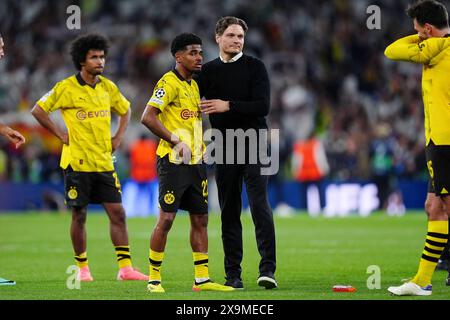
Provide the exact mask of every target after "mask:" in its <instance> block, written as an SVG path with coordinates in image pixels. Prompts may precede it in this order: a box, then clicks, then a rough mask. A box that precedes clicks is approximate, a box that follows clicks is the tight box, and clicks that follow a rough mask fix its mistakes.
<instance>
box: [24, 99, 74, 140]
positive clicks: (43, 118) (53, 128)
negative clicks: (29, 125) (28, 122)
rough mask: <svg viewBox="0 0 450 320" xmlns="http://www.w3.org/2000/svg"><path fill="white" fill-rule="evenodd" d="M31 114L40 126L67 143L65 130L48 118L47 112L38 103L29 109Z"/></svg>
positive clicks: (67, 136)
mask: <svg viewBox="0 0 450 320" xmlns="http://www.w3.org/2000/svg"><path fill="white" fill-rule="evenodd" d="M31 114H32V115H33V117H35V118H36V120H37V121H38V122H39V123H40V124H41V126H43V127H44V128H45V129H47V130H48V131H50V132H51V133H52V134H53V135H54V136H55V137H57V138H58V139H59V140H61V142H62V143H64V144H69V135H68V134H67V132H65V131H63V130H62V129H61V128H60V127H58V126H57V125H56V123H54V122H53V121H52V119H50V116H49V115H48V114H47V112H45V111H44V110H43V109H42V108H41V107H40V106H39V105H37V104H36V105H35V106H34V107H33V109H31Z"/></svg>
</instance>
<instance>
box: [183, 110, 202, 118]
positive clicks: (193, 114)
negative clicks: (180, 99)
mask: <svg viewBox="0 0 450 320" xmlns="http://www.w3.org/2000/svg"><path fill="white" fill-rule="evenodd" d="M180 116H181V119H183V120H188V119H190V118H201V117H202V114H201V113H200V112H198V111H191V110H189V109H183V110H181V113H180Z"/></svg>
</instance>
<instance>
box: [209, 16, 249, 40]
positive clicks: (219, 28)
mask: <svg viewBox="0 0 450 320" xmlns="http://www.w3.org/2000/svg"><path fill="white" fill-rule="evenodd" d="M232 24H237V25H240V26H241V27H242V29H244V33H247V30H248V26H247V23H246V22H245V21H244V20H242V19H239V18H236V17H230V16H227V17H222V18H220V19H219V21H217V23H216V34H217V35H219V36H221V35H223V33H224V32H225V30H226V29H227V28H228V27H229V26H231V25H232Z"/></svg>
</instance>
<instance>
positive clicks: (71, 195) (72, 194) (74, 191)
mask: <svg viewBox="0 0 450 320" xmlns="http://www.w3.org/2000/svg"><path fill="white" fill-rule="evenodd" d="M67 196H68V197H69V199H70V200H75V199H76V198H78V192H77V189H76V188H75V187H70V190H69V192H67Z"/></svg>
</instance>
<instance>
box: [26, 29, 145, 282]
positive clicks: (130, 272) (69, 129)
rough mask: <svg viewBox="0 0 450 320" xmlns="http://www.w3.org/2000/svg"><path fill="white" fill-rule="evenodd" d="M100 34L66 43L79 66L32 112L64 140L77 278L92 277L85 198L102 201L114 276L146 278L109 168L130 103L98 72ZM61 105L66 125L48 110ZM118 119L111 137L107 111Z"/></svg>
mask: <svg viewBox="0 0 450 320" xmlns="http://www.w3.org/2000/svg"><path fill="white" fill-rule="evenodd" d="M108 47H109V45H108V42H107V40H106V39H105V38H104V37H103V36H101V35H95V34H90V35H85V36H81V37H79V38H78V39H76V40H75V41H74V42H73V43H72V46H71V50H70V53H71V56H72V60H73V62H74V64H75V67H76V68H77V69H78V70H79V73H78V74H77V75H73V76H71V77H69V78H66V79H64V80H62V81H60V82H58V83H57V84H56V85H55V87H54V88H53V89H52V90H51V91H50V92H49V93H47V94H46V95H45V96H44V97H42V98H41V99H40V100H39V101H38V102H37V103H36V105H35V106H34V107H33V109H32V111H31V113H32V114H33V116H34V117H35V118H36V119H37V120H38V122H39V123H40V124H41V125H42V126H43V127H45V128H46V129H48V130H49V131H50V132H51V133H53V134H54V135H55V136H56V137H58V138H59V139H60V140H61V142H62V143H63V150H62V155H61V162H60V166H61V168H62V169H63V170H64V182H65V197H66V203H67V204H68V205H69V206H70V207H72V224H71V229H70V235H71V238H72V245H73V249H74V251H75V260H76V263H77V266H78V268H79V272H78V279H79V280H80V281H92V280H93V278H92V276H91V273H90V270H89V266H88V259H87V252H86V248H87V244H86V228H85V224H86V216H87V206H88V204H89V203H98V204H102V206H103V208H104V209H105V211H106V213H107V214H108V217H109V220H110V234H111V240H112V243H113V244H114V246H115V251H116V255H117V262H118V265H119V272H118V274H117V280H148V277H147V276H146V275H144V274H142V273H140V272H138V271H136V270H135V269H133V266H132V263H131V255H130V246H129V244H128V232H127V227H126V221H125V211H124V209H123V206H122V197H121V193H122V192H121V187H120V182H119V180H118V178H117V174H116V173H115V171H114V165H113V159H112V152H114V150H115V149H116V148H117V147H118V146H119V145H120V143H121V141H122V138H123V135H124V133H125V130H126V128H127V126H128V122H129V119H130V103H129V102H128V101H127V99H125V97H124V96H123V95H122V94H121V93H120V91H119V89H118V88H117V86H116V85H115V84H114V83H113V82H112V81H110V80H108V79H107V78H105V77H103V76H101V74H102V73H103V70H104V67H105V59H106V55H107V53H108ZM58 109H59V110H61V115H62V117H63V119H64V123H65V125H66V130H64V129H62V128H60V127H59V126H58V125H57V124H56V123H55V122H53V120H52V119H51V118H50V117H49V114H50V113H52V112H54V111H56V110H58ZM112 112H113V113H116V114H118V116H119V125H118V128H117V131H116V133H115V134H114V136H112V137H111V132H110V130H111V113H112Z"/></svg>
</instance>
